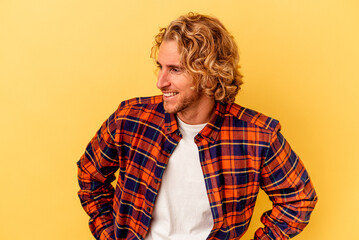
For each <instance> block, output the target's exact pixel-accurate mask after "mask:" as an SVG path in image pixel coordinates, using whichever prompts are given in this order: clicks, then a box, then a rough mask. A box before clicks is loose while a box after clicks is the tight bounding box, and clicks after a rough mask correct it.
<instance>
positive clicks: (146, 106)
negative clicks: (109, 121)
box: [115, 96, 165, 120]
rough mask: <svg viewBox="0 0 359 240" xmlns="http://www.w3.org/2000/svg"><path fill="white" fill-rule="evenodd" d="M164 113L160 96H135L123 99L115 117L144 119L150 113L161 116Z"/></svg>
mask: <svg viewBox="0 0 359 240" xmlns="http://www.w3.org/2000/svg"><path fill="white" fill-rule="evenodd" d="M164 114H165V111H164V108H163V104H162V96H151V97H137V98H132V99H128V100H125V101H123V102H121V103H120V105H119V106H118V108H117V110H116V112H115V116H116V118H139V119H143V120H145V119H146V118H147V119H148V118H149V116H150V115H156V116H157V117H163V116H164Z"/></svg>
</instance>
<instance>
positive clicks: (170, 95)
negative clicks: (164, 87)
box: [163, 92, 177, 97]
mask: <svg viewBox="0 0 359 240" xmlns="http://www.w3.org/2000/svg"><path fill="white" fill-rule="evenodd" d="M174 95H177V93H174V92H170V93H163V96H165V97H172V96H174Z"/></svg>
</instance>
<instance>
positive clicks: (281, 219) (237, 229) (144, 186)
mask: <svg viewBox="0 0 359 240" xmlns="http://www.w3.org/2000/svg"><path fill="white" fill-rule="evenodd" d="M180 140H181V134H180V132H179V129H178V126H177V122H176V117H175V115H173V114H168V113H166V112H165V111H164V108H163V103H162V97H161V96H155V97H148V98H136V99H131V100H127V101H124V102H122V103H121V105H120V106H119V108H118V109H117V110H116V111H115V112H114V113H113V114H112V115H111V116H110V117H109V118H108V119H107V121H105V122H104V123H103V125H102V126H101V128H100V130H99V131H98V132H97V134H96V135H95V137H94V138H93V139H92V140H91V142H90V143H89V145H88V146H87V148H86V151H85V153H84V154H83V155H82V157H81V159H80V161H79V162H78V179H79V184H80V191H79V197H80V200H81V202H82V206H83V208H84V209H85V211H86V212H87V213H88V214H89V216H90V223H89V224H90V229H91V231H92V233H93V234H94V236H95V238H96V239H116V240H117V239H144V237H145V236H146V233H147V232H148V230H149V228H150V223H151V217H152V213H153V209H154V207H155V200H156V196H157V195H158V192H159V189H160V185H161V181H162V176H163V173H164V171H165V168H166V164H167V162H168V160H169V158H170V156H171V154H172V153H173V151H174V149H175V148H176V146H177V144H178V142H179V141H180ZM195 143H196V145H197V146H198V152H199V157H200V162H201V167H202V171H203V177H204V181H205V184H206V188H207V195H208V199H209V203H210V207H211V211H212V216H213V219H214V225H213V228H212V230H211V232H210V234H209V236H208V238H207V239H240V237H241V236H242V235H243V234H244V233H245V231H246V229H247V228H248V225H249V223H250V220H251V216H252V213H253V209H254V206H255V202H256V197H257V194H258V191H259V188H262V189H263V190H264V191H265V192H266V193H267V194H268V196H269V198H270V199H271V201H272V202H273V208H272V210H270V211H268V212H266V213H264V214H263V215H262V218H261V221H262V222H263V224H264V225H265V226H264V227H263V228H260V229H258V230H257V231H256V233H255V236H254V239H288V238H290V237H293V236H295V235H296V234H298V233H299V232H300V231H302V230H303V228H304V227H305V226H306V225H307V224H308V221H309V217H310V214H311V212H312V210H313V208H314V206H315V204H316V202H317V196H316V193H315V191H314V188H313V185H312V183H311V181H310V179H309V176H308V174H307V171H306V170H305V168H304V166H303V164H302V162H301V160H300V159H299V157H298V156H297V155H296V154H295V153H294V152H293V151H292V149H291V147H290V146H289V144H288V142H287V141H286V140H285V139H284V138H283V136H282V135H281V133H280V125H279V123H278V121H277V120H274V119H272V118H269V117H267V116H265V115H263V114H260V113H257V112H255V111H252V110H249V109H246V108H244V107H241V106H239V105H237V104H221V103H217V104H216V107H215V110H214V114H213V117H212V118H211V120H210V121H209V122H208V123H207V125H206V126H205V127H204V129H203V130H202V131H201V132H200V133H199V134H198V135H197V136H196V137H195ZM117 170H119V177H118V180H117V183H116V189H114V188H113V186H112V184H111V182H112V181H114V180H115V172H116V171H117ZM183 181H186V179H183ZM174 191H175V189H174ZM193 200H194V201H195V199H193Z"/></svg>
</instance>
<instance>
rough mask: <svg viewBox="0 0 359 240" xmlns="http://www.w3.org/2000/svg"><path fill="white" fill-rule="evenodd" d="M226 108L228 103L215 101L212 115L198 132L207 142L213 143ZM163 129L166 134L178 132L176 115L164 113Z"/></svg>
mask: <svg viewBox="0 0 359 240" xmlns="http://www.w3.org/2000/svg"><path fill="white" fill-rule="evenodd" d="M227 108H228V104H225V103H219V102H216V104H215V107H214V114H213V116H212V117H211V119H210V120H209V122H208V123H207V125H206V126H205V127H204V128H203V129H202V130H201V131H200V132H199V134H198V136H199V137H202V138H204V139H206V140H207V141H208V142H211V143H214V142H215V141H216V139H217V137H218V134H219V131H220V129H221V127H222V123H223V120H224V115H225V113H226V111H227ZM164 131H165V133H166V134H171V133H174V132H176V133H179V129H178V125H177V120H176V116H175V115H174V114H170V113H165V129H164Z"/></svg>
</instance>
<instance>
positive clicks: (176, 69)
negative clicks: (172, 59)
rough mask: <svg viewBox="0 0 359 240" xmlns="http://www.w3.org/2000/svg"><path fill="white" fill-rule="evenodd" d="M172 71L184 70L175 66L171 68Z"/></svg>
mask: <svg viewBox="0 0 359 240" xmlns="http://www.w3.org/2000/svg"><path fill="white" fill-rule="evenodd" d="M170 71H171V72H173V73H181V72H182V69H181V68H178V67H173V68H171V70H170Z"/></svg>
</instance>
